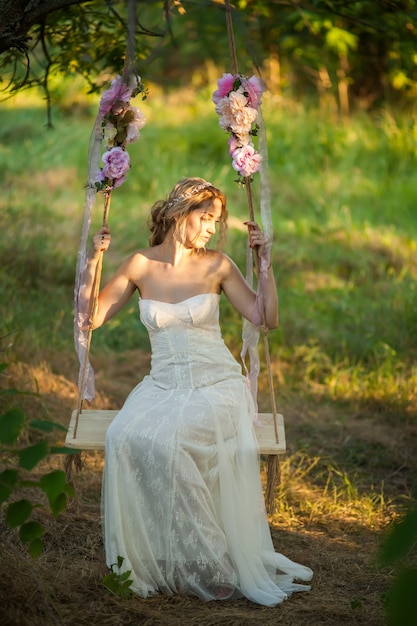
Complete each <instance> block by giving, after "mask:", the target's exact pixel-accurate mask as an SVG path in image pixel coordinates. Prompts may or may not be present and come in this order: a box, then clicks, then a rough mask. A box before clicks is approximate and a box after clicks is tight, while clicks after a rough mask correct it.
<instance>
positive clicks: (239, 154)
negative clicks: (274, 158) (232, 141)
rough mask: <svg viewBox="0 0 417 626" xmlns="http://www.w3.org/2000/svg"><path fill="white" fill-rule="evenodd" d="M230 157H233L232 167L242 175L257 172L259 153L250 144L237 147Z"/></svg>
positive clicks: (259, 163) (259, 159)
mask: <svg viewBox="0 0 417 626" xmlns="http://www.w3.org/2000/svg"><path fill="white" fill-rule="evenodd" d="M231 157H232V159H233V162H232V167H233V169H234V170H236V171H237V172H239V174H240V175H241V176H244V177H246V176H251V175H252V174H254V173H255V172H257V171H258V170H259V168H260V166H261V162H262V157H261V155H260V154H259V152H257V151H256V150H255V148H254V147H253V146H252V145H250V144H248V145H246V146H242V147H241V148H237V149H236V150H235V151H234V152H233V153H232V155H231Z"/></svg>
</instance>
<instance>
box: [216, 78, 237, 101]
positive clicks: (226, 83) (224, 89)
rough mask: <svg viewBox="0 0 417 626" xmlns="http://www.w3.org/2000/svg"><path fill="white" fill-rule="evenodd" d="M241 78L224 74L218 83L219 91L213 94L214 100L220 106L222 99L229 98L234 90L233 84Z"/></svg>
mask: <svg viewBox="0 0 417 626" xmlns="http://www.w3.org/2000/svg"><path fill="white" fill-rule="evenodd" d="M238 78H239V75H238V74H223V76H222V77H221V78H219V79H218V81H217V87H218V88H217V90H216V91H215V92H214V93H213V97H212V100H213V102H214V104H218V103H219V102H220V100H221V99H222V98H224V97H225V96H227V95H228V94H229V93H230V92H231V91H232V89H233V84H234V82H235V80H236V79H238Z"/></svg>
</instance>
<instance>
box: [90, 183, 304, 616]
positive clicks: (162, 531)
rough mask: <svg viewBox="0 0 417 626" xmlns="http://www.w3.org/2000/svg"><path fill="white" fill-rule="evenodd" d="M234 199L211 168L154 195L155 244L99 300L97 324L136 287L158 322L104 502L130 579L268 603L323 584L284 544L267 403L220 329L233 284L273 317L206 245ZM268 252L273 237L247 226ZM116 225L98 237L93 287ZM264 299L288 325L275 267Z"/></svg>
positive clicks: (255, 317) (108, 459) (138, 586)
mask: <svg viewBox="0 0 417 626" xmlns="http://www.w3.org/2000/svg"><path fill="white" fill-rule="evenodd" d="M226 220H227V210H226V199H225V197H224V195H223V193H222V192H221V191H220V190H218V189H217V188H216V187H214V186H213V185H212V184H211V183H209V182H207V181H205V180H204V179H202V178H184V179H181V180H180V181H179V182H178V183H177V184H176V185H175V186H174V188H173V189H172V191H171V193H170V194H169V196H168V197H167V199H165V200H161V201H158V202H156V203H155V204H154V206H153V207H152V211H151V216H150V221H149V225H150V231H151V235H150V238H149V247H148V248H145V249H143V250H139V251H137V252H135V253H134V254H132V255H131V256H130V257H129V258H128V259H126V261H125V262H124V263H123V264H122V265H121V267H120V268H119V270H118V271H117V272H116V274H115V276H114V277H113V278H112V279H111V280H110V282H109V283H108V284H107V285H106V286H105V288H104V289H103V290H102V292H101V293H100V296H99V301H98V308H97V313H96V316H95V318H94V328H98V327H99V326H101V325H102V324H104V323H105V322H106V321H107V320H109V319H110V318H111V317H112V316H113V315H115V314H116V313H117V312H118V311H119V310H120V309H121V307H123V305H124V304H126V302H127V301H128V300H129V299H130V297H131V296H132V295H133V293H134V292H135V291H136V290H137V291H138V294H139V314H140V319H141V321H142V323H143V324H144V325H145V327H146V328H147V330H148V333H149V337H150V342H151V350H152V361H151V371H150V373H149V375H147V376H145V378H144V379H143V380H142V381H141V382H140V383H139V384H138V385H137V386H136V387H135V388H134V389H133V391H132V392H131V393H130V395H129V396H128V398H127V400H126V402H125V404H124V406H123V408H122V409H121V410H120V412H119V413H118V414H117V416H116V418H115V419H114V421H113V422H112V424H111V426H110V427H109V429H108V431H107V436H106V455H105V469H104V475H103V493H102V511H103V525H104V539H105V552H106V562H107V565H108V566H109V567H113V568H115V564H116V563H117V562H118V560H119V561H120V559H119V557H123V563H122V565H121V568H120V570H117V568H116V569H115V571H119V572H120V573H121V572H123V571H127V570H130V572H131V573H130V578H131V579H132V581H133V583H132V586H131V588H132V589H133V590H134V591H135V592H136V593H137V594H138V595H139V596H141V597H144V598H146V597H148V596H150V595H154V594H156V593H164V594H169V595H172V594H188V595H195V596H198V597H200V598H202V599H203V600H219V599H228V598H239V597H246V598H248V599H249V600H251V601H253V602H256V603H259V604H262V605H267V606H274V605H276V604H278V603H280V602H282V601H283V600H285V599H286V598H287V597H288V596H289V595H290V594H291V593H292V592H294V591H305V590H308V589H309V588H310V587H309V586H307V585H302V584H298V583H295V582H294V580H295V579H299V580H302V581H308V580H310V578H311V576H312V571H311V570H310V569H309V568H308V567H304V566H302V565H299V564H297V563H294V562H293V561H291V560H289V559H288V558H286V557H285V556H283V555H282V554H280V553H277V552H275V550H274V547H273V544H272V540H271V536H270V531H269V527H268V522H267V517H266V512H265V507H264V500H263V494H262V486H261V482H260V476H259V457H258V454H259V453H258V448H257V440H256V436H255V433H254V428H253V419H254V412H255V408H254V404H253V401H252V398H251V395H250V392H249V389H248V386H247V384H246V380H245V377H244V376H243V374H242V370H241V366H240V365H239V363H238V362H237V361H236V360H235V359H234V357H233V356H232V354H231V352H230V351H229V350H228V348H227V347H226V346H225V344H224V342H223V339H222V337H221V333H220V327H219V300H220V294H221V293H222V292H223V293H224V294H225V296H226V297H227V298H228V300H229V301H230V302H231V304H232V305H233V306H234V307H235V308H236V309H237V311H238V312H239V313H240V314H241V315H242V316H244V317H245V318H247V319H248V320H250V321H251V322H253V323H255V324H260V323H261V320H260V316H259V312H258V311H257V306H256V294H255V293H254V292H253V290H252V289H251V288H250V287H249V286H248V284H247V282H246V280H245V279H244V277H243V276H242V274H241V272H240V270H239V269H238V268H237V266H236V265H235V263H234V262H233V261H232V260H231V259H230V258H229V257H228V256H226V255H225V254H224V253H222V252H220V251H218V250H212V249H209V248H207V247H206V246H207V245H208V244H209V242H210V239H211V238H212V236H213V235H214V234H215V232H216V229H218V230H219V237H220V239H221V238H222V237H223V236H224V234H225V231H226ZM247 225H248V230H249V241H250V245H251V247H255V246H258V250H259V253H260V256H261V258H262V256H263V252H264V250H265V247H266V246H265V236H264V234H263V232H262V231H261V230H260V228H259V226H258V225H257V224H256V223H255V222H248V223H247ZM109 244H110V231H109V229H108V228H107V227H102V228H101V229H100V230H99V231H98V232H97V233H96V234H95V235H94V238H93V253H92V255H91V258H90V259H89V262H88V266H87V280H86V287H85V289H86V292H87V295H88V291H89V290H91V284H92V280H93V276H94V270H95V265H96V264H97V260H98V257H99V255H100V252H101V251H103V252H104V251H105V250H107V249H108V247H109ZM265 272H266V273H267V278H266V281H265V285H266V290H265V294H264V297H263V299H262V303H263V307H264V321H265V323H266V325H267V327H268V328H275V327H276V326H277V324H278V298H277V292H276V287H275V280H274V275H273V271H272V268H271V267H270V266H269V267H268V268H266V267H265Z"/></svg>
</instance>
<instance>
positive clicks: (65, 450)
mask: <svg viewBox="0 0 417 626" xmlns="http://www.w3.org/2000/svg"><path fill="white" fill-rule="evenodd" d="M80 452H82V450H81V448H69V447H68V446H52V447H51V449H50V450H49V453H50V454H79V453H80Z"/></svg>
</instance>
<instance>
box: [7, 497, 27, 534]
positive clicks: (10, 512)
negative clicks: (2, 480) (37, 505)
mask: <svg viewBox="0 0 417 626" xmlns="http://www.w3.org/2000/svg"><path fill="white" fill-rule="evenodd" d="M32 511H33V505H32V503H31V502H29V500H18V501H17V502H11V503H10V504H9V506H8V507H7V511H6V523H7V525H8V526H9V528H16V527H17V526H21V525H22V524H23V523H24V522H26V520H27V519H28V517H30V514H31V513H32Z"/></svg>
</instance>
